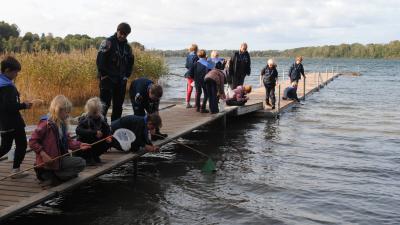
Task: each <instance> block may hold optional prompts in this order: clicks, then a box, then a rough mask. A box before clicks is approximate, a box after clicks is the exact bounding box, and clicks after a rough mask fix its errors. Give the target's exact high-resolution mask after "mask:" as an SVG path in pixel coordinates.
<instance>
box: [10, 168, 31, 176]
mask: <svg viewBox="0 0 400 225" xmlns="http://www.w3.org/2000/svg"><path fill="white" fill-rule="evenodd" d="M11 173H12V174H14V175H12V176H11V179H20V178H24V177H26V176H29V174H28V173H27V172H26V171H25V172H22V173H21V169H20V168H15V169H12V170H11Z"/></svg>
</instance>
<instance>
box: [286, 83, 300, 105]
mask: <svg viewBox="0 0 400 225" xmlns="http://www.w3.org/2000/svg"><path fill="white" fill-rule="evenodd" d="M282 99H283V100H295V101H297V102H300V100H299V98H298V97H297V82H296V81H293V82H292V85H291V86H289V87H287V88H285V90H284V91H283V97H282Z"/></svg>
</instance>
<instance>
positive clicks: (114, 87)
mask: <svg viewBox="0 0 400 225" xmlns="http://www.w3.org/2000/svg"><path fill="white" fill-rule="evenodd" d="M125 92H126V81H122V80H121V81H119V82H117V83H114V82H112V81H111V80H110V79H108V78H106V79H103V80H101V81H100V100H101V101H102V102H103V103H104V108H103V115H104V117H105V118H107V117H106V116H107V111H108V108H110V106H111V101H112V114H111V121H114V120H117V119H119V118H121V115H122V104H124V99H125Z"/></svg>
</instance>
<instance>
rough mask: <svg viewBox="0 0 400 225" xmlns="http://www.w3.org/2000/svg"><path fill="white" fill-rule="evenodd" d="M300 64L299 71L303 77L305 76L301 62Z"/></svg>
mask: <svg viewBox="0 0 400 225" xmlns="http://www.w3.org/2000/svg"><path fill="white" fill-rule="evenodd" d="M300 65H301V67H300V73H301V74H302V75H303V77H304V78H306V74H305V73H304V67H303V64H300Z"/></svg>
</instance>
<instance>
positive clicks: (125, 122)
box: [111, 115, 152, 150]
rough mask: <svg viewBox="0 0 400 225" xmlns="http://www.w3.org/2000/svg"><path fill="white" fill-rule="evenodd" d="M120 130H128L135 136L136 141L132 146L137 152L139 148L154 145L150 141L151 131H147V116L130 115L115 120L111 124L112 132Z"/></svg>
mask: <svg viewBox="0 0 400 225" xmlns="http://www.w3.org/2000/svg"><path fill="white" fill-rule="evenodd" d="M119 128H125V129H128V130H130V131H132V132H133V133H134V134H135V136H136V139H135V141H134V142H133V144H132V147H133V148H134V149H135V150H138V149H139V147H144V146H145V145H151V144H152V143H151V141H150V139H149V131H148V130H147V116H144V117H143V116H135V115H129V116H124V117H121V118H120V119H118V120H114V121H113V122H112V123H111V130H112V132H113V133H114V132H115V131H116V130H118V129H119Z"/></svg>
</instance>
